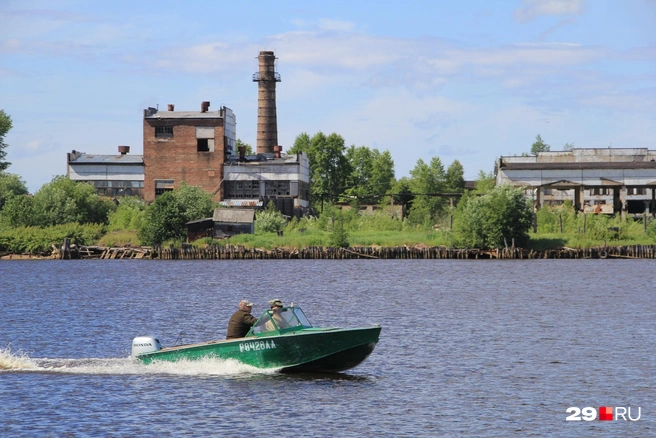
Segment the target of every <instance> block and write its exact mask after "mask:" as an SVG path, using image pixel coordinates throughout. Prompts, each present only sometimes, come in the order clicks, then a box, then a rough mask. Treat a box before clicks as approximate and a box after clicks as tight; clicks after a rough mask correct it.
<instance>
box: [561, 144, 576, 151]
mask: <svg viewBox="0 0 656 438" xmlns="http://www.w3.org/2000/svg"><path fill="white" fill-rule="evenodd" d="M563 150H564V151H568V152H571V151H573V150H574V143H565V146H563Z"/></svg>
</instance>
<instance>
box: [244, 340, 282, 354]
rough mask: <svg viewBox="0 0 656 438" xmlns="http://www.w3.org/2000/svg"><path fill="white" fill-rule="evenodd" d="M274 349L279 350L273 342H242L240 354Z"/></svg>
mask: <svg viewBox="0 0 656 438" xmlns="http://www.w3.org/2000/svg"><path fill="white" fill-rule="evenodd" d="M272 348H278V347H276V344H275V343H274V342H273V341H255V342H242V343H241V344H239V352H240V353H243V352H244V351H260V350H271V349H272Z"/></svg>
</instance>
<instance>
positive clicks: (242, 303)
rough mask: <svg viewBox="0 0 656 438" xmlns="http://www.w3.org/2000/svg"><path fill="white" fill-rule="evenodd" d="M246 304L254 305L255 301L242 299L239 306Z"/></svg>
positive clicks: (246, 305)
mask: <svg viewBox="0 0 656 438" xmlns="http://www.w3.org/2000/svg"><path fill="white" fill-rule="evenodd" d="M241 306H245V307H253V303H252V302H250V301H248V300H241V301H240V302H239V307H241Z"/></svg>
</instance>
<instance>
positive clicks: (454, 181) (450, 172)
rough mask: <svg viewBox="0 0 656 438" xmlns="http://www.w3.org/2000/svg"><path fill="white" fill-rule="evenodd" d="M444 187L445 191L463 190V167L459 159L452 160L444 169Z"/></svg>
mask: <svg viewBox="0 0 656 438" xmlns="http://www.w3.org/2000/svg"><path fill="white" fill-rule="evenodd" d="M445 186H446V187H445V189H446V191H447V192H453V193H462V192H464V191H465V168H464V167H462V164H460V161H458V160H454V161H453V163H451V165H450V166H449V168H448V169H447V170H446V181H445Z"/></svg>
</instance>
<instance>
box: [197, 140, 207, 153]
mask: <svg viewBox="0 0 656 438" xmlns="http://www.w3.org/2000/svg"><path fill="white" fill-rule="evenodd" d="M196 145H197V150H198V152H209V151H210V146H209V144H208V142H207V139H206V138H198V139H196Z"/></svg>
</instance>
